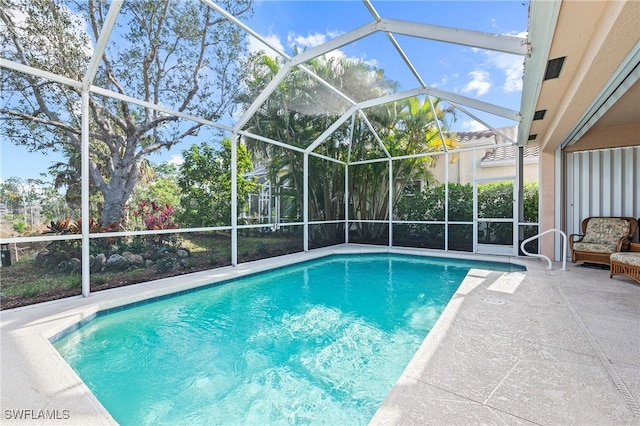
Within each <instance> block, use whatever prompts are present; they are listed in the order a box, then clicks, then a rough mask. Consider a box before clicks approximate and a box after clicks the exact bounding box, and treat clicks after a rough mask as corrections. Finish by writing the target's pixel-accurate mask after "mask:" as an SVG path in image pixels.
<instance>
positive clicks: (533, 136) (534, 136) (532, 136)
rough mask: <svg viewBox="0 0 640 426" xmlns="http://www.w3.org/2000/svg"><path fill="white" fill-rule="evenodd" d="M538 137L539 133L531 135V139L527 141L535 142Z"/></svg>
mask: <svg viewBox="0 0 640 426" xmlns="http://www.w3.org/2000/svg"><path fill="white" fill-rule="evenodd" d="M537 137H538V134H537V133H536V134H535V135H529V139H527V140H530V141H533V140H535V139H536V138H537Z"/></svg>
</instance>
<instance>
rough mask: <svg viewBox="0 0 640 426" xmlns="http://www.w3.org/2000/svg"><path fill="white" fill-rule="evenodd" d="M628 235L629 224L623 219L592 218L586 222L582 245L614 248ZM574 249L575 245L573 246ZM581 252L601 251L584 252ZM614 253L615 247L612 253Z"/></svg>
mask: <svg viewBox="0 0 640 426" xmlns="http://www.w3.org/2000/svg"><path fill="white" fill-rule="evenodd" d="M628 235H629V222H628V221H626V220H625V219H621V218H615V217H594V218H591V219H589V222H587V230H586V232H585V234H584V238H582V241H581V242H582V243H592V244H602V245H607V246H609V245H611V244H613V245H614V246H615V245H616V244H618V241H619V240H620V238H622V237H624V236H628ZM574 248H575V245H574ZM575 249H576V250H581V251H602V250H584V249H578V248H575ZM613 251H615V247H614V249H613V250H612V252H613Z"/></svg>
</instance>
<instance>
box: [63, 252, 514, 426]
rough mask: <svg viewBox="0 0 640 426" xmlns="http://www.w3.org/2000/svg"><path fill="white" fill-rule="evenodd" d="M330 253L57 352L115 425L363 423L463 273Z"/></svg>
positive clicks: (463, 266) (120, 324)
mask: <svg viewBox="0 0 640 426" xmlns="http://www.w3.org/2000/svg"><path fill="white" fill-rule="evenodd" d="M471 267H474V268H485V269H493V270H511V269H510V268H513V266H512V265H505V264H494V263H491V264H488V263H480V262H468V261H451V260H439V259H434V258H424V257H415V256H399V255H386V254H385V255H358V256H352V255H346V256H331V257H328V258H323V259H321V260H317V261H310V262H305V263H302V264H298V265H293V266H289V267H286V268H281V269H277V270H274V271H270V272H267V273H260V274H256V275H253V276H249V277H245V278H242V279H238V280H232V281H228V282H226V283H223V284H219V285H215V286H208V287H206V288H204V289H199V290H197V291H190V292H186V293H182V294H179V295H176V296H173V297H169V298H164V299H161V300H157V301H154V302H151V303H146V304H142V305H140V306H136V307H132V308H127V309H122V310H118V311H109V312H103V313H101V314H99V315H98V316H97V317H96V318H95V319H94V320H92V321H90V322H88V323H87V324H85V325H83V326H82V327H80V328H79V329H77V330H76V331H74V332H71V333H69V334H67V335H66V336H64V337H62V338H61V339H59V340H58V341H56V342H54V345H55V347H56V348H57V350H58V351H59V352H60V354H61V355H62V356H63V357H64V359H65V360H66V361H67V362H68V363H69V364H70V365H71V366H72V368H73V369H74V370H75V371H76V372H77V373H78V375H79V376H80V377H81V378H82V379H83V380H84V382H85V383H86V384H87V385H88V387H89V388H90V389H91V391H92V392H93V393H94V394H95V395H96V397H97V398H98V400H100V402H101V403H102V404H103V405H104V407H105V408H106V409H107V410H108V411H109V412H110V413H111V415H112V416H113V418H114V419H115V420H116V421H118V422H119V423H120V424H123V425H143V424H147V425H162V424H167V425H169V424H171V425H178V424H179V425H187V424H188V425H196V424H207V425H211V424H266V423H270V424H318V423H323V424H334V425H335V424H342V425H345V424H348V425H355V424H366V423H367V422H368V421H369V420H370V418H371V417H372V416H373V414H374V413H375V411H376V409H377V408H378V406H379V405H380V404H381V402H382V401H383V399H384V398H385V396H386V395H387V393H388V392H389V391H390V390H391V388H392V386H393V384H394V383H395V382H396V381H397V379H398V378H399V376H400V374H401V373H402V371H403V370H404V368H405V366H406V365H407V364H408V362H409V360H410V359H411V357H412V356H413V354H414V353H415V352H416V350H417V349H418V346H419V345H420V343H421V342H422V341H423V340H424V338H425V336H426V334H427V333H428V332H429V330H430V329H431V327H432V326H433V324H434V323H435V321H436V320H437V318H438V316H439V315H440V313H441V312H442V310H443V309H444V307H445V306H446V304H447V303H448V301H449V299H450V298H451V296H452V295H453V294H454V292H455V291H456V289H457V288H458V286H459V285H460V283H461V282H462V280H463V278H464V276H465V275H466V273H467V271H468V270H469V268H471Z"/></svg>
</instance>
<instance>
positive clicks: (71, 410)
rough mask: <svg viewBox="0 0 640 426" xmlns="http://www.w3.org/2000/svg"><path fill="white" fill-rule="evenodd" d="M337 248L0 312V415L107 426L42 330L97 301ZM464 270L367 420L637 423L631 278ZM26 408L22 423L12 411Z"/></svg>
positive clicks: (100, 304) (58, 327) (635, 289)
mask: <svg viewBox="0 0 640 426" xmlns="http://www.w3.org/2000/svg"><path fill="white" fill-rule="evenodd" d="M387 251H391V252H394V253H404V254H417V255H427V256H440V257H443V256H444V257H457V258H460V257H464V258H469V259H478V260H494V261H505V260H507V261H508V260H509V258H505V257H491V256H477V255H474V256H460V255H458V254H456V255H446V254H443V253H440V252H429V251H424V250H412V249H392V250H389V249H387V248H385V247H371V246H357V245H345V246H337V247H330V248H325V249H318V250H313V251H311V252H309V253H299V254H295V255H290V256H283V257H282V258H273V259H265V260H262V261H257V262H251V263H247V264H242V265H239V266H237V267H235V268H233V267H227V268H220V269H217V270H212V271H206V272H200V273H195V274H190V275H188V276H181V277H175V278H168V279H163V280H158V281H153V282H149V283H144V284H137V285H131V286H128V287H121V288H118V289H112V290H106V291H102V292H99V293H94V294H92V295H91V297H88V298H82V297H79V296H78V297H72V298H68V299H64V300H59V301H54V302H47V303H43V304H39V305H34V306H29V307H24V308H18V309H14V310H8V311H2V312H1V313H0V339H1V340H0V365H1V370H0V374H1V378H0V386H1V387H0V411H1V412H2V414H1V415H2V422H1V423H2V424H42V425H44V424H80V425H89V424H91V425H103V424H115V421H114V420H113V419H112V418H111V416H110V415H109V414H108V412H107V411H106V410H104V408H103V407H102V406H101V404H100V403H99V402H98V401H97V399H96V398H95V397H94V396H93V395H92V394H91V392H90V391H89V389H88V388H87V387H86V385H85V384H84V383H83V382H82V381H81V380H80V378H79V377H78V376H77V375H76V374H75V373H74V372H73V370H72V369H71V368H70V367H69V366H68V365H67V364H66V362H65V361H64V360H63V359H62V358H61V357H60V355H59V354H58V353H57V352H56V350H55V349H54V348H53V346H52V345H51V344H50V343H49V339H50V338H52V337H54V336H56V335H57V334H58V333H61V332H63V331H64V330H66V329H68V328H69V327H72V326H73V325H74V324H77V323H78V322H80V321H82V320H83V319H87V318H91V317H92V315H94V314H95V313H96V312H97V311H99V310H103V309H108V308H112V307H117V306H120V305H123V304H128V303H133V302H136V301H141V300H144V299H147V298H150V297H157V296H161V295H164V294H168V293H172V292H176V291H180V290H184V289H188V288H192V287H196V286H200V285H203V284H207V283H210V282H213V281H217V280H225V279H230V278H235V277H238V276H243V275H247V274H250V273H255V272H259V271H262V270H266V269H272V268H274V267H278V266H284V265H286V264H290V263H292V262H298V261H303V260H307V259H313V258H317V257H322V256H325V255H327V254H333V253H338V254H340V253H369V252H387ZM512 260H514V262H516V263H519V264H524V265H526V267H527V268H528V270H527V272H526V273H525V272H510V273H504V272H490V271H485V270H476V269H473V270H471V271H470V272H469V274H468V275H467V277H466V278H465V280H464V282H463V283H462V285H461V286H460V288H459V289H458V291H457V292H456V294H455V295H454V296H453V298H452V300H451V301H450V302H449V304H448V305H447V308H446V309H445V311H444V313H443V314H442V316H441V317H440V319H439V320H438V322H437V323H436V325H435V326H434V328H433V329H432V330H431V332H430V333H429V335H428V336H427V338H426V339H425V341H424V342H423V344H422V346H421V347H420V349H419V350H418V352H417V353H416V355H415V356H414V357H413V359H412V361H411V362H410V364H409V365H408V366H407V368H406V370H405V371H404V373H403V374H402V376H401V377H400V379H399V380H398V382H397V383H396V385H395V387H394V388H393V389H392V391H391V392H390V394H389V395H388V396H387V398H386V399H385V401H384V403H383V404H382V406H381V407H380V409H379V410H378V412H377V413H376V414H375V416H374V417H373V418H372V420H371V424H374V425H410V424H416V425H425V424H433V425H447V424H451V425H461V424H495V425H504V424H576V425H640V407H639V405H638V404H639V402H640V286H638V285H637V284H635V283H634V282H633V281H632V280H630V279H628V278H625V277H621V276H617V277H614V278H613V279H609V271H608V270H602V269H591V268H586V267H583V266H578V265H573V264H569V265H568V271H560V265H557V264H556V265H554V267H555V269H554V270H552V271H548V270H546V269H545V267H546V263H543V262H540V261H538V260H535V259H524V258H517V259H512ZM18 417H22V419H18Z"/></svg>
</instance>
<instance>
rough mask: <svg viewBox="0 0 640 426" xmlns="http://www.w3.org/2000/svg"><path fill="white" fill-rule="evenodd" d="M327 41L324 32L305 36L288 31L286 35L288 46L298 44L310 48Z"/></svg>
mask: <svg viewBox="0 0 640 426" xmlns="http://www.w3.org/2000/svg"><path fill="white" fill-rule="evenodd" d="M326 41H327V36H326V35H325V34H320V33H315V34H309V35H307V36H306V37H304V36H302V35H299V34H295V33H293V32H290V33H289V34H288V35H287V42H288V43H289V46H291V47H293V46H298V47H300V48H302V49H303V50H304V49H312V48H314V47H316V46H319V45H321V44H323V43H324V42H326Z"/></svg>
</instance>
